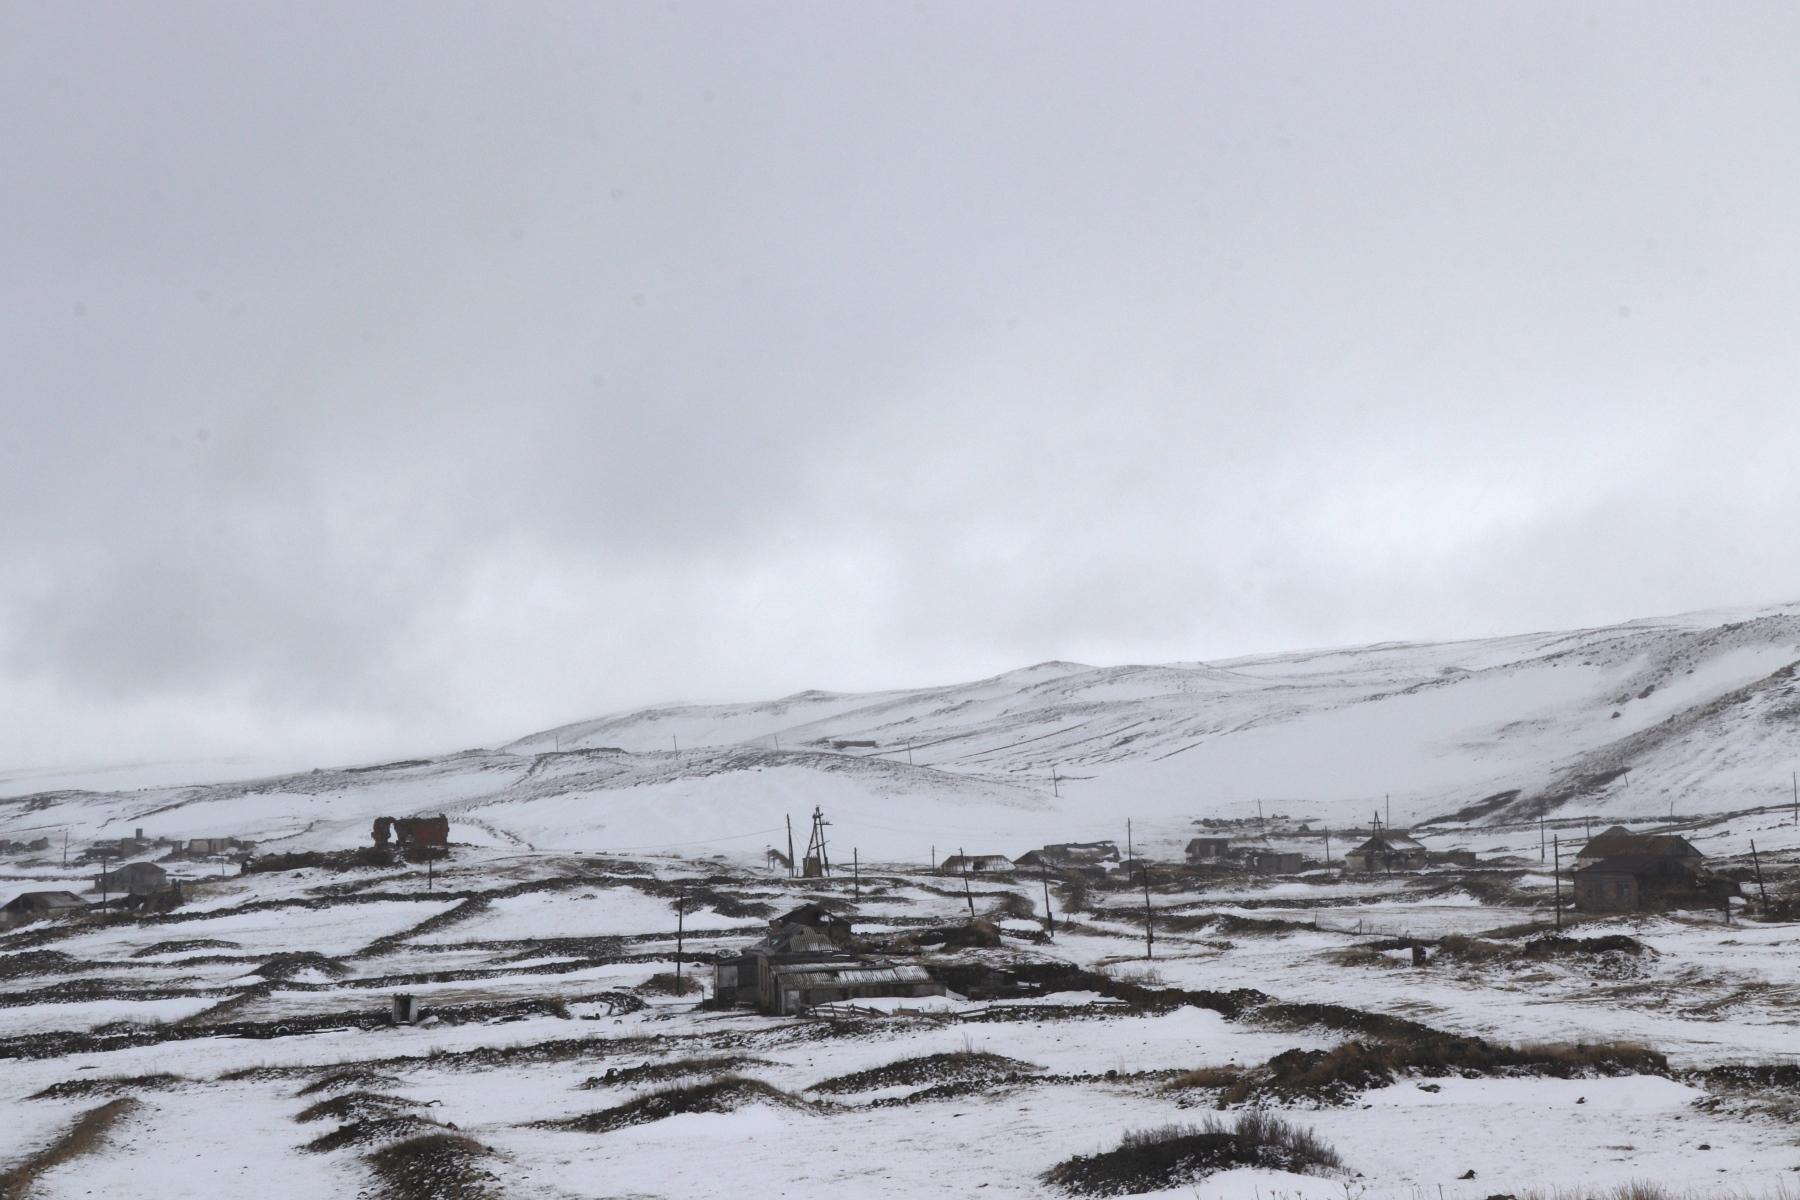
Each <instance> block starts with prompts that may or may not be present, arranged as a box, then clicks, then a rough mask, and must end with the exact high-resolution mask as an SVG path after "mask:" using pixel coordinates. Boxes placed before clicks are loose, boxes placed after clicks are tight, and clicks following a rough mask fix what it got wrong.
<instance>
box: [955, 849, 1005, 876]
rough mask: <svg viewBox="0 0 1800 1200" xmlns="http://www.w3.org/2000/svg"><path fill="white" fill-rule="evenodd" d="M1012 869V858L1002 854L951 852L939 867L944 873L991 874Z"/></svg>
mask: <svg viewBox="0 0 1800 1200" xmlns="http://www.w3.org/2000/svg"><path fill="white" fill-rule="evenodd" d="M1013 869H1014V868H1013V860H1012V859H1010V858H1008V857H1006V855H1004V854H952V855H951V856H950V857H949V858H946V859H945V860H944V865H943V866H942V867H941V868H940V870H942V872H943V873H944V874H946V875H962V874H964V873H967V874H970V875H992V874H993V873H995V872H996V871H1011V870H1013Z"/></svg>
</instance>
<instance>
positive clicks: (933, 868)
mask: <svg viewBox="0 0 1800 1200" xmlns="http://www.w3.org/2000/svg"><path fill="white" fill-rule="evenodd" d="M925 866H926V868H927V869H928V870H930V871H932V872H933V873H935V872H936V871H937V870H938V860H937V843H936V842H933V843H931V861H930V862H928V863H926V864H925Z"/></svg>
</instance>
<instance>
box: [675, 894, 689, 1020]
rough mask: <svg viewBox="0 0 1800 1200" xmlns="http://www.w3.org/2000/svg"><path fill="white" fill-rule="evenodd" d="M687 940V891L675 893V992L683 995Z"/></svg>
mask: <svg viewBox="0 0 1800 1200" xmlns="http://www.w3.org/2000/svg"><path fill="white" fill-rule="evenodd" d="M686 942H687V893H686V892H676V893H675V994H676V995H677V996H679V995H681V956H682V951H684V950H685V949H686V948H687V947H686Z"/></svg>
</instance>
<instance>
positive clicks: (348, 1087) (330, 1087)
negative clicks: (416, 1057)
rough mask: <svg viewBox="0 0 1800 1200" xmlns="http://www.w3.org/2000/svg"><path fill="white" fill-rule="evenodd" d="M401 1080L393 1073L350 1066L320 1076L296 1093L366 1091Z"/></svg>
mask: <svg viewBox="0 0 1800 1200" xmlns="http://www.w3.org/2000/svg"><path fill="white" fill-rule="evenodd" d="M399 1082H400V1081H399V1080H398V1079H395V1078H394V1077H393V1076H392V1075H383V1074H381V1073H380V1072H379V1071H371V1070H369V1069H368V1068H367V1067H348V1068H345V1069H344V1070H341V1071H333V1072H331V1073H330V1074H328V1075H322V1076H320V1077H319V1078H317V1079H315V1080H313V1081H312V1082H311V1083H309V1084H307V1085H306V1086H305V1087H303V1088H301V1089H300V1090H299V1091H298V1092H296V1093H295V1095H297V1096H317V1095H319V1094H320V1093H321V1092H345V1091H366V1090H368V1089H369V1088H372V1087H392V1086H393V1085H395V1084H397V1083H399Z"/></svg>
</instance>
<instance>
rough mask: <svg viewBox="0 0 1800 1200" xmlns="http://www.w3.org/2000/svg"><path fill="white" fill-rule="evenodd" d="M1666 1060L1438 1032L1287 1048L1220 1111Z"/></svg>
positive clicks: (1613, 1071)
mask: <svg viewBox="0 0 1800 1200" xmlns="http://www.w3.org/2000/svg"><path fill="white" fill-rule="evenodd" d="M1668 1073H1669V1063H1668V1060H1667V1059H1666V1058H1664V1057H1663V1056H1662V1055H1661V1054H1659V1053H1657V1052H1656V1051H1654V1050H1651V1049H1650V1048H1648V1047H1646V1046H1640V1045H1637V1044H1635V1043H1629V1042H1602V1043H1597V1044H1594V1045H1567V1044H1553V1045H1535V1046H1506V1045H1502V1044H1499V1043H1496V1042H1489V1041H1486V1040H1484V1039H1481V1038H1459V1037H1452V1036H1449V1035H1447V1034H1440V1035H1436V1036H1433V1037H1428V1038H1419V1039H1413V1040H1407V1041H1388V1042H1361V1041H1352V1042H1344V1043H1343V1044H1341V1045H1338V1046H1334V1047H1332V1048H1331V1049H1329V1050H1288V1051H1285V1052H1283V1053H1281V1054H1277V1055H1276V1056H1275V1057H1274V1058H1271V1059H1270V1060H1269V1061H1268V1062H1267V1063H1265V1064H1264V1065H1263V1066H1262V1067H1259V1068H1256V1069H1255V1070H1251V1071H1246V1072H1244V1073H1243V1075H1242V1076H1241V1077H1240V1078H1239V1079H1238V1080H1237V1082H1235V1083H1233V1084H1230V1085H1228V1086H1227V1087H1226V1088H1225V1091H1224V1093H1223V1094H1222V1095H1221V1096H1220V1098H1219V1103H1220V1105H1221V1106H1222V1107H1224V1106H1230V1105H1235V1104H1250V1103H1264V1102H1273V1103H1292V1102H1296V1101H1300V1102H1311V1103H1321V1104H1345V1103H1348V1102H1349V1101H1351V1100H1353V1099H1354V1098H1355V1097H1356V1096H1358V1095H1359V1094H1361V1093H1362V1092H1364V1091H1367V1090H1369V1089H1370V1088H1378V1087H1386V1086H1387V1085H1388V1084H1390V1083H1392V1082H1394V1080H1395V1079H1397V1078H1399V1077H1400V1076H1402V1075H1424V1076H1428V1077H1438V1078H1441V1077H1443V1076H1447V1075H1459V1076H1462V1077H1464V1078H1478V1077H1482V1076H1523V1075H1549V1076H1553V1077H1555V1078H1558V1079H1573V1078H1577V1077H1579V1076H1585V1075H1667V1074H1668Z"/></svg>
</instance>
